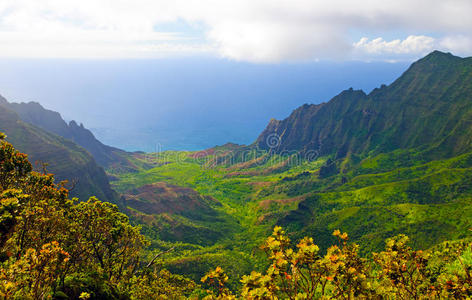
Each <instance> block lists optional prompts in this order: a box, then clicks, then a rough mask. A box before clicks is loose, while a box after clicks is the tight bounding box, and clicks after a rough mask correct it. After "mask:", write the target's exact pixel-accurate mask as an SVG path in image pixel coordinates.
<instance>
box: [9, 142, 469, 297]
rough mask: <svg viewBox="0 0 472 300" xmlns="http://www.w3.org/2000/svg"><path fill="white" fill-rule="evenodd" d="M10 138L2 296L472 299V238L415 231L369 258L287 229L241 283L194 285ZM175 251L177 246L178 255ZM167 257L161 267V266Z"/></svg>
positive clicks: (114, 212) (209, 278)
mask: <svg viewBox="0 0 472 300" xmlns="http://www.w3.org/2000/svg"><path fill="white" fill-rule="evenodd" d="M0 138H1V139H2V141H1V144H0V188H1V191H0V192H1V198H0V200H1V206H0V230H1V239H0V251H1V252H0V255H1V256H0V266H1V269H0V297H2V298H5V299H10V298H13V299H50V298H52V299H155V298H171V299H173V298H186V297H190V298H206V299H216V298H219V299H235V298H247V299H279V298H280V299H285V298H289V299H315V298H336V299H354V298H366V299H367V298H369V299H370V298H392V299H421V298H425V297H431V298H450V297H455V298H467V297H472V244H471V243H470V242H467V241H456V242H453V243H443V244H441V245H438V246H437V247H435V248H432V249H430V250H428V251H421V250H413V249H412V248H411V247H409V246H408V237H406V236H404V235H399V236H396V237H394V238H390V239H388V240H387V241H386V247H385V250H384V251H382V252H379V253H372V254H371V255H369V256H367V258H366V257H362V256H361V255H359V246H358V245H357V244H354V243H348V236H347V234H346V233H341V232H340V231H339V230H335V231H334V233H333V236H334V237H335V238H336V239H337V243H336V244H335V245H333V246H331V247H329V248H328V250H327V252H326V253H324V254H323V253H322V252H321V251H320V248H319V247H318V246H317V245H316V244H315V243H314V241H313V239H312V238H308V237H305V238H303V239H301V240H300V241H299V242H298V243H297V244H296V245H294V244H293V243H292V242H291V241H290V239H289V238H288V237H287V236H286V234H285V232H284V231H283V230H282V228H281V227H279V226H276V227H275V228H274V231H273V234H272V235H271V236H270V237H269V238H268V239H267V240H266V241H265V242H264V244H263V245H262V247H261V249H262V250H263V251H264V252H265V253H266V254H267V257H268V261H267V264H266V266H268V267H267V269H266V271H265V272H258V271H252V272H251V273H250V274H249V275H245V276H243V277H242V279H239V278H237V279H236V280H237V281H239V280H240V283H241V284H242V287H241V289H238V288H236V287H235V286H232V287H231V286H228V283H229V282H230V278H229V277H228V275H226V273H225V272H224V271H223V269H222V268H221V267H219V266H218V267H216V268H215V269H214V270H212V271H209V272H208V273H207V274H206V275H205V276H204V277H203V278H202V279H201V283H202V285H203V289H201V288H200V286H199V285H198V284H196V283H195V282H194V281H192V280H190V279H188V278H185V277H183V276H180V275H173V274H171V273H170V272H168V271H166V270H165V269H162V268H161V266H162V265H163V264H164V262H163V261H162V260H161V259H160V257H161V255H163V254H165V252H158V253H157V254H156V255H154V254H152V259H149V254H150V253H149V252H148V253H147V255H146V253H145V252H144V250H145V248H146V246H147V245H148V242H147V241H146V239H145V238H144V236H143V235H141V234H140V232H139V231H140V228H139V227H134V226H132V225H130V223H129V221H128V217H127V216H125V215H124V214H122V213H120V212H119V211H118V208H117V207H116V206H115V205H113V204H110V203H107V202H100V201H99V200H97V199H96V198H93V197H92V198H90V199H89V200H88V201H86V202H78V201H77V199H69V198H68V194H67V190H66V189H65V188H63V187H62V185H63V184H62V183H60V184H58V185H56V184H55V183H54V177H53V175H52V174H42V173H37V172H34V171H32V166H31V164H30V163H29V162H28V160H27V156H26V155H24V154H22V153H19V152H18V151H16V150H15V149H14V148H13V147H12V146H11V144H9V143H7V142H5V141H4V136H1V137H0ZM171 250H173V248H171V249H168V250H167V251H171ZM157 261H159V263H156V262H157Z"/></svg>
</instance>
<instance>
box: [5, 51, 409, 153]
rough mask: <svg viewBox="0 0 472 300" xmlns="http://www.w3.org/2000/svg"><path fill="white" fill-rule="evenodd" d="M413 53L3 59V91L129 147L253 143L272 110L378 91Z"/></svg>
mask: <svg viewBox="0 0 472 300" xmlns="http://www.w3.org/2000/svg"><path fill="white" fill-rule="evenodd" d="M407 67H408V63H406V62H400V63H385V62H372V63H365V62H343V63H339V62H312V63H306V62H305V63H303V64H302V63H300V64H296V63H295V64H262V65H261V64H257V65H256V64H250V63H242V62H234V61H228V60H223V59H215V58H206V57H205V58H202V57H198V58H174V59H169V58H166V59H165V60H164V59H163V60H158V59H157V60H45V59H43V60H36V59H35V60H33V59H31V60H25V59H22V60H17V59H15V60H11V59H10V60H1V61H0V68H1V69H2V72H1V73H0V94H2V95H3V96H4V97H6V98H7V99H8V100H9V101H14V102H21V101H24V102H28V101H37V102H40V103H41V104H42V105H43V106H44V107H46V108H48V109H52V110H55V111H58V112H60V113H61V114H62V116H63V117H64V119H66V120H76V121H78V122H82V123H83V124H84V126H85V127H87V128H89V129H91V130H92V131H93V133H94V134H95V135H96V136H97V138H98V139H100V140H101V141H102V142H104V143H106V144H109V145H112V146H116V147H119V148H122V149H126V150H133V151H134V150H143V151H156V150H169V149H175V150H198V149H204V148H208V147H212V146H214V145H220V144H224V143H226V142H234V143H241V144H249V143H252V142H253V141H254V140H255V139H256V138H257V136H258V134H259V133H260V132H261V131H262V130H263V129H264V127H265V126H266V124H267V122H268V121H269V120H270V119H271V118H277V119H281V118H284V117H286V116H288V115H289V114H290V112H291V111H292V110H293V109H295V108H296V107H298V106H300V105H302V104H304V103H320V102H324V101H328V100H329V99H330V98H332V97H333V96H335V95H336V94H338V93H339V92H340V91H342V90H344V89H348V88H350V87H352V88H354V89H363V90H364V91H366V92H370V91H371V90H372V89H373V88H375V87H378V86H380V85H381V84H383V83H385V84H389V83H391V82H392V80H394V79H395V78H396V77H398V76H399V75H400V74H401V73H402V72H403V71H405V70H406V68H407Z"/></svg>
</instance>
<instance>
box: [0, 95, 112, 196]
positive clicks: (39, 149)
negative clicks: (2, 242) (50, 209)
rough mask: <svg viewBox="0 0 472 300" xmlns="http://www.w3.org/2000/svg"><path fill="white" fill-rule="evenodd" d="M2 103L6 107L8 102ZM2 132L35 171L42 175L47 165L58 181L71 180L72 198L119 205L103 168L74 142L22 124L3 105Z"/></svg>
mask: <svg viewBox="0 0 472 300" xmlns="http://www.w3.org/2000/svg"><path fill="white" fill-rule="evenodd" d="M0 102H2V103H4V102H5V99H4V98H3V99H1V100H0ZM50 121H53V120H50ZM0 131H1V132H4V133H6V135H7V141H8V142H10V143H11V144H13V146H15V148H17V149H18V150H19V151H21V152H23V153H26V154H28V157H29V160H30V161H31V162H32V163H33V166H34V167H35V169H36V170H39V171H41V169H42V167H43V164H46V169H47V171H48V172H51V173H54V174H56V180H57V181H61V180H68V181H69V183H68V185H67V187H68V188H70V189H71V191H70V194H71V196H73V197H79V198H80V199H81V200H86V199H88V198H89V197H90V196H97V197H98V198H99V199H100V200H103V201H109V202H115V203H118V195H117V194H116V192H114V191H113V190H112V189H111V187H110V184H109V182H108V179H107V176H106V174H105V171H104V170H103V168H101V167H100V166H98V165H97V163H96V162H95V160H94V159H93V157H92V156H91V155H90V154H89V153H88V152H87V151H86V150H85V149H83V148H82V147H80V146H78V145H76V144H75V143H74V142H72V141H71V140H68V139H65V138H63V137H60V136H58V135H55V134H53V133H50V132H47V131H45V130H43V129H41V128H39V127H36V126H34V125H32V124H29V123H26V122H24V121H22V120H21V119H20V117H19V116H18V114H17V113H16V112H14V111H13V110H11V109H9V108H7V107H6V106H5V105H0Z"/></svg>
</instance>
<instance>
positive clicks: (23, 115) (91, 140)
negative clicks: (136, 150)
mask: <svg viewBox="0 0 472 300" xmlns="http://www.w3.org/2000/svg"><path fill="white" fill-rule="evenodd" d="M0 105H4V106H6V107H7V108H9V109H11V110H13V111H15V112H16V113H17V114H18V116H19V117H20V119H21V120H22V121H24V122H26V123H30V124H33V125H35V126H37V127H40V128H42V129H44V130H46V131H49V132H51V133H54V134H57V135H59V136H62V137H63V138H66V139H69V140H71V141H73V142H75V143H76V144H77V145H79V146H82V147H83V148H85V149H86V150H87V151H88V152H90V154H92V156H93V157H94V159H95V161H96V162H97V163H98V164H99V165H101V166H103V167H109V166H112V165H118V164H120V163H121V164H122V165H126V164H127V161H126V159H125V156H126V155H125V154H126V152H125V151H123V150H120V149H117V148H114V147H110V146H107V145H104V144H103V143H101V142H100V141H99V140H97V139H96V138H95V136H94V135H93V134H92V132H91V131H90V130H88V129H86V128H84V126H83V125H82V124H80V125H78V124H77V123H76V122H75V121H70V122H69V124H67V123H66V122H65V121H64V120H63V119H62V117H61V115H60V114H59V113H58V112H55V111H52V110H48V109H45V108H44V107H42V106H41V104H39V103H37V102H28V103H24V102H22V103H8V102H7V101H6V100H5V99H3V100H2V99H0Z"/></svg>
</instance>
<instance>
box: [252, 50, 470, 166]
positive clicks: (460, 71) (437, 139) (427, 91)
mask: <svg viewBox="0 0 472 300" xmlns="http://www.w3.org/2000/svg"><path fill="white" fill-rule="evenodd" d="M471 130H472V58H459V57H456V56H453V55H451V54H446V53H442V52H439V51H435V52H433V53H431V54H429V55H428V56H426V57H424V58H423V59H421V60H419V61H417V62H415V63H414V64H412V65H411V67H410V68H409V69H408V70H407V71H406V72H405V73H404V74H403V75H402V76H401V77H400V78H398V79H397V80H396V81H395V82H394V83H392V84H391V85H389V86H385V85H384V86H382V87H381V88H379V89H375V90H373V91H372V92H371V93H370V94H369V95H366V94H365V93H364V92H362V91H354V90H352V89H350V90H347V91H344V92H342V93H341V94H339V95H338V96H336V97H334V98H333V99H331V100H330V101H329V102H327V103H323V104H319V105H304V106H302V107H300V108H298V109H296V110H295V111H294V112H293V113H292V114H291V115H290V116H289V117H288V118H287V119H285V120H282V121H277V120H272V121H271V122H270V123H269V125H268V126H267V128H266V129H265V130H264V131H263V132H262V134H261V135H260V136H259V138H258V139H257V141H256V145H257V146H259V147H260V148H262V149H266V150H269V149H270V150H272V151H274V152H277V153H282V152H284V151H302V152H304V153H306V152H308V151H316V152H317V153H318V154H319V155H331V154H336V155H337V157H345V156H346V155H347V154H348V153H355V154H367V153H371V151H374V152H373V153H381V152H389V151H392V150H395V149H400V148H415V147H422V148H424V149H430V150H431V151H430V152H428V154H429V155H430V156H431V157H433V158H441V157H451V156H454V155H457V154H461V153H465V152H467V151H470V150H472V136H471V135H470V131H471ZM274 136H275V137H277V138H278V139H279V140H278V141H277V143H274V142H273V141H272V144H270V143H269V142H270V139H271V138H272V139H273V138H274Z"/></svg>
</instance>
